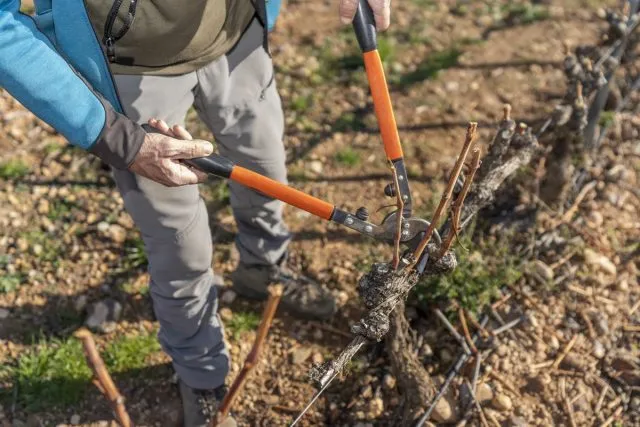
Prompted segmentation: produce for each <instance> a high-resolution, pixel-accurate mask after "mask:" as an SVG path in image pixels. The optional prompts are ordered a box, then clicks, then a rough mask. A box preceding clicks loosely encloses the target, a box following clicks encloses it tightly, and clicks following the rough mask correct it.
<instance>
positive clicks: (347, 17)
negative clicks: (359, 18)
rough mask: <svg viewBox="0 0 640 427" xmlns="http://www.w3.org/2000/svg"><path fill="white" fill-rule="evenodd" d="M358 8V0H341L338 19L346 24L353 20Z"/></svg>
mask: <svg viewBox="0 0 640 427" xmlns="http://www.w3.org/2000/svg"><path fill="white" fill-rule="evenodd" d="M357 10H358V0H341V1H340V9H339V12H340V21H342V23H343V24H345V25H347V24H350V23H351V22H352V21H353V17H354V16H356V11H357Z"/></svg>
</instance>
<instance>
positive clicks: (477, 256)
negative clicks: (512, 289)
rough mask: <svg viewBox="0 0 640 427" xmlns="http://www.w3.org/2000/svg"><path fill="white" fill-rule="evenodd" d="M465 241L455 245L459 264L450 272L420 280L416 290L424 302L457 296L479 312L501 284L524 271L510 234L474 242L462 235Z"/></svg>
mask: <svg viewBox="0 0 640 427" xmlns="http://www.w3.org/2000/svg"><path fill="white" fill-rule="evenodd" d="M462 240H463V241H462V245H463V246H464V247H466V248H469V250H468V251H466V250H465V249H463V248H461V247H460V245H458V246H457V247H456V248H454V250H455V253H456V255H457V257H458V267H457V268H456V269H455V270H454V271H453V272H452V273H451V274H449V275H447V276H437V277H430V278H425V279H423V280H421V281H420V282H419V283H418V285H417V286H416V289H415V292H416V295H417V297H418V298H419V300H420V301H421V302H422V303H424V304H427V305H429V304H433V303H436V302H437V301H439V300H442V299H455V300H456V301H458V302H459V303H460V304H461V305H462V306H463V307H465V308H466V309H468V310H470V311H471V312H477V311H478V310H479V309H480V308H482V307H483V306H484V305H486V304H488V303H489V302H490V301H491V300H492V299H494V298H496V297H497V296H498V291H499V289H500V287H502V286H504V285H508V284H512V283H514V282H515V281H516V280H518V279H519V278H520V276H521V275H522V273H521V272H520V268H519V259H518V258H517V257H515V256H514V255H513V254H512V253H511V252H510V249H509V244H508V240H509V239H508V238H507V237H504V238H502V240H500V241H492V240H491V238H487V239H485V240H483V241H481V242H480V243H478V244H473V242H471V240H470V239H469V238H462Z"/></svg>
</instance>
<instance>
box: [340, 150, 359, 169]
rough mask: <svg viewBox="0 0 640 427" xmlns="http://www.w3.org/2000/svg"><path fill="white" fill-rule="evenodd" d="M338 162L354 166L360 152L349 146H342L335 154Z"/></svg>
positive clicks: (357, 161)
mask: <svg viewBox="0 0 640 427" xmlns="http://www.w3.org/2000/svg"><path fill="white" fill-rule="evenodd" d="M335 159H336V161H337V162H338V163H340V164H343V165H346V166H355V165H357V164H358V163H360V154H359V153H358V152H357V151H355V150H354V149H353V148H351V147H347V148H343V149H342V150H339V151H338V152H336V154H335Z"/></svg>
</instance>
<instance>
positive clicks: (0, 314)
mask: <svg viewBox="0 0 640 427" xmlns="http://www.w3.org/2000/svg"><path fill="white" fill-rule="evenodd" d="M9 314H11V312H10V311H9V310H7V309H6V308H1V307H0V320H2V319H6V318H7V317H9Z"/></svg>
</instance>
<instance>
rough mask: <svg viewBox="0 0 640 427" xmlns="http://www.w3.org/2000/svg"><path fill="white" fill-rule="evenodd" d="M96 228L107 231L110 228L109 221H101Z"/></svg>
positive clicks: (103, 231)
mask: <svg viewBox="0 0 640 427" xmlns="http://www.w3.org/2000/svg"><path fill="white" fill-rule="evenodd" d="M96 228H97V229H98V231H99V232H101V233H106V232H107V230H109V223H108V222H106V221H101V222H99V223H98V225H97V226H96Z"/></svg>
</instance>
